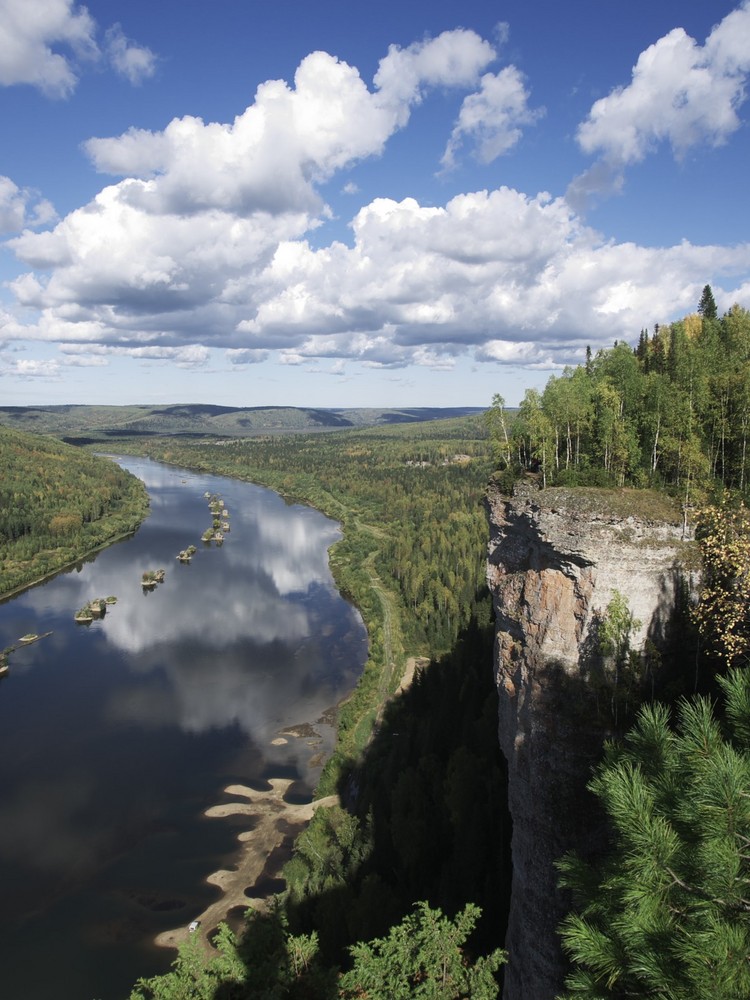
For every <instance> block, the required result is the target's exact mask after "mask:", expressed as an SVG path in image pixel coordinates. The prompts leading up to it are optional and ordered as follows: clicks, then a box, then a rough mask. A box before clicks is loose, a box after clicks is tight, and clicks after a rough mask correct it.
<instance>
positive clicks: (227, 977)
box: [130, 924, 270, 1000]
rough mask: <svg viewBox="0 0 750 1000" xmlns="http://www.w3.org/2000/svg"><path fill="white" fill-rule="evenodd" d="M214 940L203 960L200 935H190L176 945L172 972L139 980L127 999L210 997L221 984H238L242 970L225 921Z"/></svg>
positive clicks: (197, 999) (191, 999) (204, 999)
mask: <svg viewBox="0 0 750 1000" xmlns="http://www.w3.org/2000/svg"><path fill="white" fill-rule="evenodd" d="M214 943H215V946H216V950H217V953H216V955H214V956H213V957H211V958H210V959H207V957H206V953H205V949H204V946H203V942H202V941H201V939H200V936H199V935H197V934H191V935H190V937H189V938H188V939H187V940H186V941H184V942H183V943H182V944H181V945H180V947H179V951H178V954H177V958H176V959H175V960H174V962H173V964H172V971H171V972H168V973H167V974H166V975H163V976H152V977H150V978H148V979H139V980H138V982H137V983H136V985H135V988H134V989H133V991H132V992H131V994H130V1000H214V997H215V995H216V990H217V989H218V987H219V986H220V985H221V984H222V983H224V984H226V983H233V984H239V983H242V982H243V981H244V979H245V975H246V969H245V966H244V964H243V962H242V961H241V960H240V957H239V955H238V952H237V941H236V939H235V936H234V935H233V934H232V932H231V931H230V930H229V928H228V927H227V926H226V924H222V925H221V926H220V928H219V932H218V934H217V938H216V941H215V942H214ZM269 1000H270V998H269Z"/></svg>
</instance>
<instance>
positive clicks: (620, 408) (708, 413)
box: [489, 285, 750, 506]
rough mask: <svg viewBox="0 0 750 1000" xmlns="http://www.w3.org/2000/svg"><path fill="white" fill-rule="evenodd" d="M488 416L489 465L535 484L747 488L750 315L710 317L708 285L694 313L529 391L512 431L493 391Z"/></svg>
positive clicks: (692, 496)
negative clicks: (534, 479) (531, 472)
mask: <svg viewBox="0 0 750 1000" xmlns="http://www.w3.org/2000/svg"><path fill="white" fill-rule="evenodd" d="M489 420H490V425H491V428H492V435H493V441H494V454H495V458H496V461H497V463H498V464H499V465H500V466H503V467H506V468H513V467H515V468H530V467H533V468H534V469H536V470H538V472H539V474H540V476H541V477H542V479H543V482H544V483H548V482H549V483H555V484H559V485H568V486H573V485H579V486H581V485H588V486H609V485H612V486H620V487H621V486H631V487H645V486H651V487H656V488H659V489H665V490H667V491H668V492H670V493H672V494H674V495H675V496H678V497H679V498H680V500H681V502H683V503H685V504H687V505H689V506H690V505H692V506H698V505H700V504H701V503H704V502H705V501H706V500H708V499H710V498H711V497H713V496H715V495H716V493H717V490H722V489H727V490H732V491H736V492H737V493H739V494H745V493H746V491H747V489H748V487H749V486H750V480H749V478H748V474H749V472H750V468H749V467H748V458H749V456H748V435H750V313H749V312H748V311H747V310H746V309H743V308H741V307H740V306H733V307H732V308H731V309H730V310H729V311H728V312H727V313H726V314H725V315H724V316H722V317H718V316H717V310H716V304H715V302H714V298H713V293H712V291H711V288H710V286H708V285H706V287H705V289H704V291H703V296H702V297H701V301H700V303H699V306H698V312H696V313H693V314H691V315H688V316H686V317H685V318H684V319H681V320H679V321H677V322H674V323H671V324H669V325H665V326H656V327H655V328H654V330H653V333H652V334H649V333H648V331H647V330H642V331H641V334H640V337H639V339H638V343H637V346H636V347H635V348H633V347H630V346H628V345H627V344H625V343H619V344H618V343H615V345H614V346H613V347H612V348H610V349H609V350H600V351H598V352H597V354H596V355H594V356H592V355H591V352H590V351H589V352H587V358H586V362H585V364H583V365H581V366H579V367H576V368H566V369H565V370H564V371H563V372H562V374H560V375H559V376H553V377H552V378H550V379H549V381H548V382H547V385H546V387H545V389H544V391H543V392H541V393H540V392H538V391H537V390H535V389H529V390H527V392H526V394H525V397H524V399H523V401H522V403H521V406H520V408H519V410H518V413H517V415H516V418H515V420H514V421H513V424H512V431H511V430H510V429H509V426H508V423H509V421H507V420H506V417H505V411H504V401H503V399H502V397H500V396H496V397H495V398H494V400H493V406H492V408H491V411H490V417H489Z"/></svg>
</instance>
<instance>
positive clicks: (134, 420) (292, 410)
mask: <svg viewBox="0 0 750 1000" xmlns="http://www.w3.org/2000/svg"><path fill="white" fill-rule="evenodd" d="M483 409H484V407H478V406H474V407H472V406H466V407H442V406H425V407H409V408H405V409H387V408H383V409H378V408H374V407H373V408H366V407H365V408H352V409H346V408H344V409H315V408H311V407H298V406H218V405H216V406H215V405H211V404H208V403H178V404H173V405H169V406H86V405H81V406H76V405H66V406H0V426H5V427H12V428H15V429H16V430H24V431H33V432H34V433H36V434H48V435H52V436H54V437H59V438H62V439H63V440H65V441H69V442H71V443H73V444H92V443H96V442H99V441H101V442H105V441H114V440H118V439H122V438H125V437H156V436H162V435H168V436H172V435H177V436H182V437H205V436H207V435H208V436H215V437H252V436H258V435H261V434H288V433H293V432H299V431H306V432H309V431H330V430H340V429H342V428H346V427H350V428H351V427H375V426H382V425H383V424H404V423H417V422H420V421H428V420H446V419H448V418H450V417H462V416H467V415H469V414H475V413H481V412H482V410H483Z"/></svg>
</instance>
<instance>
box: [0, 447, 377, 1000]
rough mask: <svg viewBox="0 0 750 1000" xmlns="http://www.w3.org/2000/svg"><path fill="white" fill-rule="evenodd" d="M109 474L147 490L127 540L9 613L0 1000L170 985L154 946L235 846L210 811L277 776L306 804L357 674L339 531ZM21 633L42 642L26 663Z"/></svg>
mask: <svg viewBox="0 0 750 1000" xmlns="http://www.w3.org/2000/svg"><path fill="white" fill-rule="evenodd" d="M118 461H120V463H121V464H122V465H123V466H124V467H125V468H127V469H129V470H130V471H131V472H133V473H135V475H137V476H139V477H140V478H141V479H143V480H144V482H145V483H146V486H147V488H148V492H149V495H150V498H151V513H150V515H149V517H148V518H147V519H146V520H145V521H144V522H143V524H142V525H141V527H140V528H139V530H138V531H137V532H136V533H135V534H134V535H133V536H131V537H130V538H128V539H126V540H124V541H121V542H118V543H116V544H114V545H111V546H110V547H108V548H107V549H105V550H103V551H102V552H100V553H98V554H97V555H96V556H95V557H94V558H91V559H89V560H86V561H84V562H83V563H81V564H79V565H78V566H77V567H76V568H75V569H73V570H71V571H68V572H65V573H61V574H59V575H57V576H55V577H54V578H52V579H50V580H48V581H47V582H46V583H44V584H41V585H38V586H35V587H33V588H31V589H30V590H28V591H26V592H24V593H23V594H20V595H18V596H17V597H14V598H13V599H11V600H8V601H6V602H4V603H2V604H0V648H4V647H7V646H10V645H16V647H17V648H16V650H15V652H13V653H12V654H11V657H10V672H9V674H8V675H7V676H6V677H5V678H3V679H2V680H1V681H0V887H1V889H2V909H3V921H2V924H3V933H2V935H0V996H2V997H3V998H4V1000H51V998H53V997H54V998H55V1000H123V998H126V997H127V996H128V994H129V990H130V988H131V986H132V985H133V984H134V982H135V980H136V979H137V977H138V976H140V975H150V974H153V973H155V972H162V971H166V970H167V968H168V967H169V965H170V963H171V961H172V959H173V957H174V953H173V952H171V951H170V950H167V949H162V948H157V947H156V946H155V945H154V943H153V942H154V937H155V935H156V934H158V933H159V932H161V931H164V930H166V929H170V928H173V927H175V926H184V925H186V924H187V923H188V922H189V921H190V920H192V919H193V918H194V916H195V915H196V914H198V913H199V912H201V911H202V910H203V909H204V908H205V907H206V906H207V905H208V904H209V903H210V902H212V901H213V900H214V899H216V898H217V896H218V890H217V889H216V888H215V887H213V886H211V885H209V884H208V883H207V882H206V877H207V876H208V875H209V874H210V873H211V872H214V871H216V870H217V869H220V868H230V867H232V864H233V860H236V856H237V850H238V842H237V836H238V833H239V832H241V831H242V830H243V829H244V828H246V827H247V820H245V823H244V827H243V823H242V820H241V818H238V817H234V818H231V817H225V818H220V819H217V818H209V817H206V816H205V815H204V813H205V812H206V810H207V809H208V808H209V807H212V806H215V805H216V804H217V803H221V802H223V801H225V800H226V796H225V793H224V789H225V787H226V786H228V785H230V784H233V783H242V784H244V785H248V786H250V787H253V788H257V789H264V788H266V787H268V784H267V782H268V779H269V778H274V777H282V778H289V779H292V781H293V783H294V784H293V785H292V796H293V797H294V798H295V801H304V800H307V799H309V797H310V796H311V793H312V790H313V788H314V786H315V783H316V781H317V779H318V777H319V774H320V761H321V754H325V753H328V752H329V751H330V749H331V747H332V745H333V739H334V735H335V734H334V729H333V726H332V723H331V712H330V709H331V708H332V707H333V706H335V705H336V704H337V703H338V702H339V701H340V700H341V698H342V697H344V696H345V695H346V694H347V693H348V692H349V691H351V689H352V688H353V686H354V685H355V683H356V681H357V678H358V676H359V674H360V673H361V670H362V667H363V664H364V660H365V657H366V648H367V643H366V633H365V629H364V626H363V624H362V621H361V618H360V616H359V614H358V613H357V612H356V610H355V609H354V608H352V606H351V605H350V604H348V603H347V602H346V601H344V600H343V599H342V597H341V596H340V595H339V594H338V592H337V591H336V588H335V586H334V583H333V580H332V577H331V574H330V571H329V568H328V557H327V552H328V548H329V546H330V545H331V544H332V543H333V542H334V541H335V540H336V539H337V538H338V537H339V534H340V533H339V528H338V526H337V525H336V524H335V523H334V522H332V521H330V520H328V519H326V518H325V517H323V516H322V515H321V514H319V513H318V512H317V511H314V510H311V509H310V508H307V507H302V506H291V505H288V504H286V503H285V502H284V501H283V500H282V499H281V498H280V497H279V496H277V495H276V494H275V493H272V492H270V491H269V490H266V489H263V488H261V487H257V486H254V485H252V484H248V483H241V482H238V481H235V480H231V479H225V478H222V477H216V476H207V475H200V474H196V473H193V472H189V471H186V470H181V469H175V468H171V467H167V466H164V465H160V464H158V463H156V462H151V461H148V460H146V459H134V458H129V457H128V458H122V459H118ZM206 493H209V494H212V495H219V496H221V497H222V499H223V500H224V503H225V505H226V507H227V509H228V511H229V518H228V523H229V524H230V528H231V530H230V531H229V532H228V533H227V534H226V535H225V540H224V542H223V544H222V545H217V544H216V543H210V544H206V543H203V542H201V540H200V539H201V534H202V532H203V531H204V529H205V528H207V527H209V526H210V524H211V514H210V512H209V509H208V500H207V498H206V496H205V494H206ZM191 544H193V545H195V546H196V547H197V551H196V553H195V555H194V556H193V559H192V561H191V562H190V563H180V562H178V561H177V558H176V556H177V553H178V552H179V551H180V550H182V549H184V548H186V547H187V546H188V545H191ZM161 567H163V568H164V569H165V570H166V577H165V580H164V582H163V583H161V584H158V585H157V586H156V587H155V588H154V589H153V590H150V591H148V590H144V588H143V587H142V585H141V577H142V573H143V571H144V570H147V569H157V568H161ZM110 595H113V596H116V597H117V603H116V604H112V605H110V606H109V607H108V608H107V611H106V613H105V615H104V616H103V617H102V618H101V619H99V620H95V621H93V622H92V623H90V624H88V625H82V624H77V623H76V622H74V619H73V616H74V613H75V612H76V611H77V610H78V609H79V608H80V607H81V606H82V605H84V604H85V603H86V602H87V601H89V600H91V599H92V598H96V597H106V596H110ZM27 633H33V634H38V635H40V636H42V638H41V639H39V640H38V641H36V642H33V643H30V644H28V645H18V640H19V638H20V637H21V636H23V635H26V634H27ZM46 633H50V634H49V635H46ZM305 724H312V729H310V728H309V726H305ZM300 727H301V728H300ZM295 733H296V735H295Z"/></svg>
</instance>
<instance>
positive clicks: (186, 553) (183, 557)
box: [177, 545, 198, 563]
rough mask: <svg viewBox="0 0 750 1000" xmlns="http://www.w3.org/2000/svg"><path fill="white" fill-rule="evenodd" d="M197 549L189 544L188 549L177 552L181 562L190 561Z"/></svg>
mask: <svg viewBox="0 0 750 1000" xmlns="http://www.w3.org/2000/svg"><path fill="white" fill-rule="evenodd" d="M197 551H198V550H197V549H196V547H195V546H194V545H188V547H187V548H186V549H182V550H181V551H180V552H178V553H177V558H178V560H179V561H180V562H181V563H189V562H190V560H191V559H192V558H193V556H194V555H195V553H196V552H197Z"/></svg>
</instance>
